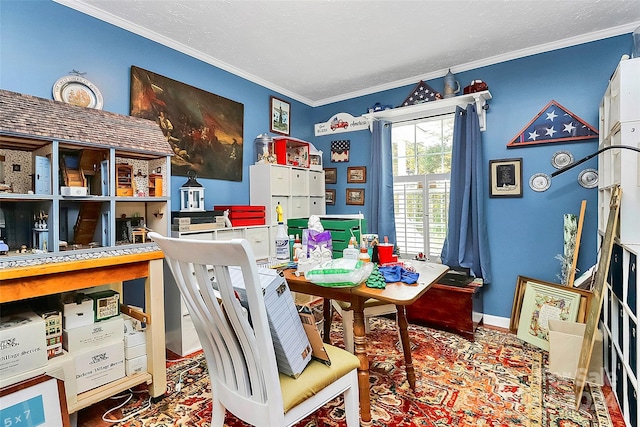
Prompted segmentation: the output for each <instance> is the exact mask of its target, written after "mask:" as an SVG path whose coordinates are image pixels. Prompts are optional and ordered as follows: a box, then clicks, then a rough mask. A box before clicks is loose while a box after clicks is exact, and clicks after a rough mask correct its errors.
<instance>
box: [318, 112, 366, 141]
mask: <svg viewBox="0 0 640 427" xmlns="http://www.w3.org/2000/svg"><path fill="white" fill-rule="evenodd" d="M363 129H369V122H368V121H367V120H366V119H365V118H364V117H353V116H352V115H351V114H349V113H338V114H336V115H335V116H333V117H331V118H330V119H329V120H328V121H327V122H324V123H316V125H315V132H316V136H322V135H332V134H336V133H344V132H354V131H357V130H363Z"/></svg>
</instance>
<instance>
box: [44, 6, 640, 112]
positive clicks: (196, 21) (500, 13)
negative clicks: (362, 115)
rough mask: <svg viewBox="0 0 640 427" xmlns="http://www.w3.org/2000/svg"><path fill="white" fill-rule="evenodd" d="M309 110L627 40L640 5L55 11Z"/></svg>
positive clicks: (638, 22) (637, 23)
mask: <svg viewBox="0 0 640 427" xmlns="http://www.w3.org/2000/svg"><path fill="white" fill-rule="evenodd" d="M54 1H57V2H58V3H60V4H64V5H67V6H69V7H71V8H73V9H76V10H79V11H81V12H84V13H86V14H89V15H91V16H94V17H96V18H99V19H101V20H103V21H106V22H110V23H112V24H114V25H117V26H119V27H122V28H125V29H127V30H130V31H132V32H134V33H136V34H140V35H142V36H144V37H147V38H149V39H152V40H154V41H157V42H159V43H162V44H164V45H167V46H170V47H172V48H174V49H177V50H179V51H181V52H184V53H187V54H189V55H191V56H194V57H196V58H199V59H201V60H203V61H205V62H207V63H210V64H213V65H215V66H217V67H220V68H222V69H225V70H228V71H231V72H233V73H234V74H238V75H240V76H242V77H244V78H247V79H249V80H251V81H253V82H256V83H259V84H261V85H263V86H266V87H268V88H270V89H272V90H275V91H278V92H281V93H282V94H284V95H287V96H289V97H291V98H293V99H296V100H299V101H301V102H304V103H306V104H309V105H311V106H318V105H324V104H327V103H330V102H334V101H339V100H343V99H347V98H352V97H355V96H359V95H364V94H368V93H372V92H376V91H379V90H384V89H389V88H393V87H398V86H402V85H407V84H413V83H417V82H418V81H419V80H421V79H423V80H426V79H430V78H435V77H440V76H442V75H444V74H445V73H446V72H447V69H449V68H451V70H452V71H453V72H454V73H456V72H460V71H464V70H467V69H471V68H476V67H479V66H483V65H488V64H492V63H496V62H500V61H504V60H508V59H513V58H517V57H522V56H526V55H529V54H535V53H538V52H542V51H547V50H551V49H554V48H560V47H565V46H570V45H574V44H578V43H582V42H586V41H591V40H597V39H601V38H605V37H609V36H613V35H618V34H623V33H629V32H631V31H633V29H634V28H636V27H638V26H640V1H638V0H631V1H629V0H626V1H620V0H600V1H582V0H553V1H552V0H531V1H530V0H510V1H498V0H475V1H466V0H449V1H440V0H423V1H398V0H393V1H392V0H388V1H355V0H351V1H345V0H332V1H329V0H297V1H277V0H262V1H256V0H226V1H222V0H213V1H211V0H181V1H160V0H82V1H80V0H54Z"/></svg>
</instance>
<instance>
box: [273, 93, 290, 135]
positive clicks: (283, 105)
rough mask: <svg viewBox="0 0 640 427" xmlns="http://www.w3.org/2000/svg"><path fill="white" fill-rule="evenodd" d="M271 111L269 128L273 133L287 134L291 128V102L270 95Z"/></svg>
mask: <svg viewBox="0 0 640 427" xmlns="http://www.w3.org/2000/svg"><path fill="white" fill-rule="evenodd" d="M270 105H271V108H269V111H270V112H271V118H270V122H271V125H270V126H269V130H270V131H271V132H273V133H278V134H280V135H285V136H289V132H290V129H291V104H289V103H288V102H286V101H283V100H282V99H278V98H276V97H275V96H272V97H271V104H270Z"/></svg>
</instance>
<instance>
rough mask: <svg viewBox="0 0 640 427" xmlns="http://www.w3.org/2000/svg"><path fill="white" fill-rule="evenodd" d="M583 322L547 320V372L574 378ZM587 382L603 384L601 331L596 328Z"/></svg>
mask: <svg viewBox="0 0 640 427" xmlns="http://www.w3.org/2000/svg"><path fill="white" fill-rule="evenodd" d="M585 326H586V325H585V324H584V323H575V322H563V321H561V320H553V319H550V320H549V372H551V373H552V374H555V375H559V376H562V377H566V378H575V377H576V370H577V369H578V358H579V357H580V349H581V348H582V340H583V337H584V329H585ZM587 382H589V383H593V384H597V385H603V384H604V363H603V358H602V333H601V332H600V330H596V338H595V341H594V343H593V351H592V353H591V361H590V363H589V372H588V373H587Z"/></svg>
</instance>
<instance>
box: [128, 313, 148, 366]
mask: <svg viewBox="0 0 640 427" xmlns="http://www.w3.org/2000/svg"><path fill="white" fill-rule="evenodd" d="M122 317H123V318H124V371H125V374H126V375H127V376H128V377H129V376H131V375H134V374H139V373H142V372H146V371H147V336H146V334H145V329H144V328H143V325H142V324H141V323H140V322H139V321H138V320H136V319H134V318H133V317H129V316H127V315H126V314H123V315H122Z"/></svg>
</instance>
